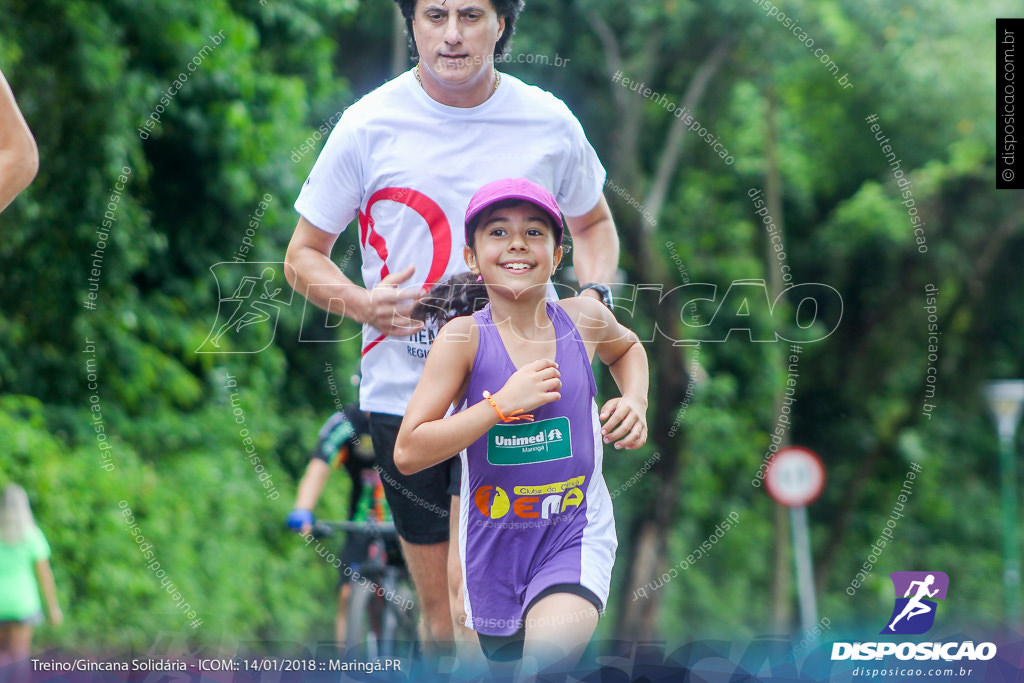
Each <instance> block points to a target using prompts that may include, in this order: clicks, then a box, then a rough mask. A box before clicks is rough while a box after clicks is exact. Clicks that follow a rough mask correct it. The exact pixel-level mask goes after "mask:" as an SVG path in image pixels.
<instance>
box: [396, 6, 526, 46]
mask: <svg viewBox="0 0 1024 683" xmlns="http://www.w3.org/2000/svg"><path fill="white" fill-rule="evenodd" d="M490 2H491V5H492V6H493V7H494V11H495V12H497V13H498V17H499V18H500V17H504V18H505V31H504V32H503V33H502V34H501V37H500V38H498V42H497V43H496V44H495V45H494V59H495V61H497V60H498V59H500V58H501V56H502V55H504V54H505V48H506V47H508V41H509V40H510V39H511V38H512V33H514V31H515V25H516V19H517V18H518V17H519V13H520V12H522V11H523V0H490ZM395 3H396V4H397V5H398V9H400V10H401V11H402V17H403V18H404V19H405V30H406V32H407V33H408V34H409V43H410V45H412V51H413V53H415V52H416V41H415V40H413V34H412V16H413V14H414V13H415V12H416V0H395Z"/></svg>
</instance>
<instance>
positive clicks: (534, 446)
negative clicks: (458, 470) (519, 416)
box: [487, 417, 572, 465]
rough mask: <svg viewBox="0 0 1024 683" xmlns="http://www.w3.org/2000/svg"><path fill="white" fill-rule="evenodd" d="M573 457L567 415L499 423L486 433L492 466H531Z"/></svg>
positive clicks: (488, 459) (489, 459) (489, 460)
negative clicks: (525, 421) (530, 420)
mask: <svg viewBox="0 0 1024 683" xmlns="http://www.w3.org/2000/svg"><path fill="white" fill-rule="evenodd" d="M571 456H572V443H571V439H570V438H569V418H567V417H554V418H551V419H550V420H540V421H539V422H529V423H526V424H500V425H495V426H494V427H491V430H490V431H489V432H487V462H489V463H490V464H492V465H529V464H533V463H538V462H548V461H549V460H561V459H563V458H568V457H571Z"/></svg>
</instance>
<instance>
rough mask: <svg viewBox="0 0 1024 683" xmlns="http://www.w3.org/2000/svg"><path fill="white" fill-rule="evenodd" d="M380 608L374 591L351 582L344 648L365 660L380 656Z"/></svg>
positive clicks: (366, 586)
mask: <svg viewBox="0 0 1024 683" xmlns="http://www.w3.org/2000/svg"><path fill="white" fill-rule="evenodd" d="M381 616H382V615H381V609H380V599H379V598H378V596H377V594H376V592H375V591H374V590H373V589H372V588H370V586H369V585H368V584H365V583H353V584H352V594H351V596H350V597H349V602H348V616H347V618H346V627H345V650H346V652H347V654H348V656H350V657H355V658H356V659H358V660H361V661H366V660H370V659H376V658H377V657H380V656H381V649H380V640H381V638H380V634H381Z"/></svg>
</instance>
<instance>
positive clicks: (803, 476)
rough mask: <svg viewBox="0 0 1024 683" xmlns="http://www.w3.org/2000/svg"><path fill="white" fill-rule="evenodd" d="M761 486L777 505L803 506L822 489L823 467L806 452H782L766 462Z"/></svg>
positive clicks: (785, 450) (797, 450)
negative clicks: (763, 485) (766, 468)
mask: <svg viewBox="0 0 1024 683" xmlns="http://www.w3.org/2000/svg"><path fill="white" fill-rule="evenodd" d="M764 484H765V488H767V489H768V493H769V495H771V497H772V498H774V499H775V502H777V503H779V504H780V505H785V506H787V507H800V506H803V505H807V504H808V503H810V502H811V501H813V500H814V499H816V498H817V497H818V496H820V495H821V491H822V489H824V488H825V466H824V465H822V464H821V460H820V459H819V458H818V456H817V455H815V454H814V453H812V452H811V451H809V450H807V449H806V448H800V447H799V446H791V447H789V448H783V449H782V450H781V451H779V452H778V453H776V454H775V455H774V456H772V459H771V460H770V461H769V462H768V471H767V472H766V473H765V477H764Z"/></svg>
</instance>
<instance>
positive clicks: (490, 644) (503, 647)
mask: <svg viewBox="0 0 1024 683" xmlns="http://www.w3.org/2000/svg"><path fill="white" fill-rule="evenodd" d="M555 593H571V594H572V595H578V596H580V597H581V598H583V599H584V600H587V601H589V602H590V603H591V604H592V605H594V607H596V608H597V613H598V614H600V613H601V610H603V609H604V605H602V604H601V598H599V597H597V595H595V594H594V592H593V591H592V590H590V589H589V588H586V587H584V586H582V585H580V584H578V583H559V584H555V585H554V586H551V587H549V588H545V589H544V590H542V591H541V592H540V593H538V594H537V597H535V598H534V599H533V600H531V601H530V604H529V605H527V606H526V609H525V610H523V614H525V615H526V618H527V619H529V618H530V610H531V609H532V608H533V606H534V605H536V604H537V603H538V602H540V600H541V598H546V597H547V596H549V595H554V594H555ZM477 637H479V639H480V649H481V650H483V651H484V656H485V657H487V659H490V660H491V661H494V662H514V661H516V660H519V659H522V658H523V641H524V640H525V639H526V626H525V625H524V626H522V627H521V628H520V629H519V630H518V631H516V632H515V633H513V634H512V635H510V636H489V635H485V634H483V633H477Z"/></svg>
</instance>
